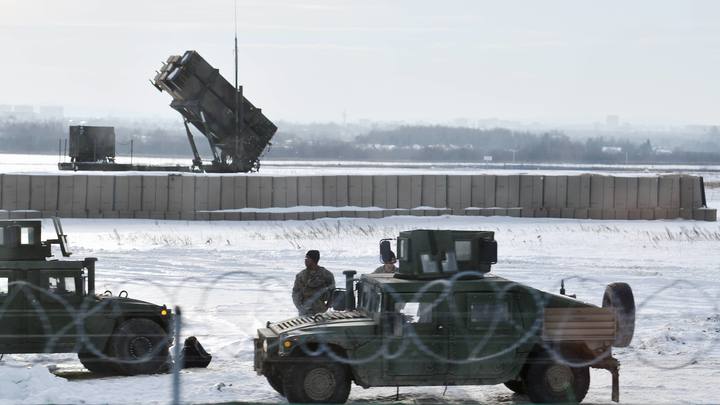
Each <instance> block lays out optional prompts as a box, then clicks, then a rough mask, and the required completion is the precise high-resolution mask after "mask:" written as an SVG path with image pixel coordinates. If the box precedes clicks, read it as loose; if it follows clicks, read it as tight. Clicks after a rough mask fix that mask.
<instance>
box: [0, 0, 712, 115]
mask: <svg viewBox="0 0 720 405" xmlns="http://www.w3.org/2000/svg"><path fill="white" fill-rule="evenodd" d="M233 7H234V3H233V1H230V0H224V1H212V2H204V3H199V2H190V1H187V0H180V1H172V2H171V1H155V2H151V3H145V2H140V1H137V0H130V1H125V2H122V3H106V2H102V3H100V2H96V1H91V0H73V1H62V2H59V1H50V0H24V1H19V0H0V38H1V39H0V44H2V49H3V51H4V53H5V57H4V59H5V61H6V62H5V63H4V64H3V66H2V70H0V71H1V72H2V73H3V74H2V75H1V76H0V77H2V88H3V92H2V93H0V104H9V105H22V104H29V105H61V106H63V107H64V108H65V114H66V115H68V116H84V115H97V116H118V117H124V118H131V117H138V118H148V117H158V118H163V119H172V118H174V117H176V116H177V113H175V112H174V111H173V110H172V109H171V108H170V107H168V104H169V102H170V97H169V96H168V95H167V94H164V93H159V92H158V91H157V90H156V89H155V88H154V87H152V86H151V85H150V83H149V82H148V79H150V78H151V77H152V76H153V75H154V71H155V70H156V69H158V68H159V67H160V65H161V62H162V61H163V60H165V59H166V58H167V57H168V56H169V55H172V54H181V53H183V52H184V51H185V50H187V49H195V50H197V51H198V52H199V53H200V54H201V55H203V56H204V57H205V58H206V59H207V60H208V61H209V62H210V63H211V64H213V65H214V66H215V67H217V68H219V69H220V71H221V74H223V75H224V76H225V77H226V78H228V79H232V76H233V49H232V48H233V43H232V41H233V40H232V37H233V31H234V25H233V20H234V16H233ZM718 11H720V3H717V2H713V1H692V2H669V1H646V0H643V1H635V2H632V3H630V4H629V3H627V2H620V1H607V2H602V3H597V2H578V1H570V0H556V1H552V2H542V4H539V2H530V1H508V2H502V3H497V4H496V3H491V2H485V1H482V2H481V1H451V2H446V3H444V4H442V5H440V4H439V3H437V2H430V1H407V0H400V1H394V2H384V1H380V0H371V1H349V0H347V1H346V0H332V1H331V0H301V1H295V2H293V1H280V0H275V1H272V0H262V1H242V0H239V1H238V14H237V15H238V38H239V45H240V83H241V84H242V85H244V86H245V93H246V96H247V97H248V98H249V99H250V100H251V101H252V102H253V103H254V104H256V105H257V106H259V107H260V108H262V109H263V111H264V112H265V114H266V115H267V116H268V117H269V118H270V119H271V120H275V121H279V120H285V121H292V122H330V121H332V122H342V121H343V120H344V119H347V120H348V121H357V120H359V119H369V120H374V121H406V122H430V123H433V122H449V121H452V120H455V119H456V118H458V117H465V118H468V119H471V120H473V119H481V118H486V117H497V118H498V119H501V120H510V121H521V122H540V123H565V124H568V125H573V124H579V123H582V124H590V123H593V122H603V121H604V120H605V117H606V116H608V115H617V116H619V117H620V119H621V121H622V122H632V123H637V124H669V125H671V124H706V125H714V124H717V123H720V119H718V116H717V111H718V107H717V106H718V105H720V83H718V81H717V79H716V77H717V73H716V72H717V71H718V70H720V69H719V68H720V27H718V24H717V23H716V21H717V17H718V16H720V13H718Z"/></svg>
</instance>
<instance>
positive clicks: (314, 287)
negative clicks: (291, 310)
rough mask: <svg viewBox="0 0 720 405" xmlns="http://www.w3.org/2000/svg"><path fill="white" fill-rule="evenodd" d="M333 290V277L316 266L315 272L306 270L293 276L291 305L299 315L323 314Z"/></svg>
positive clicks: (325, 270) (323, 268)
mask: <svg viewBox="0 0 720 405" xmlns="http://www.w3.org/2000/svg"><path fill="white" fill-rule="evenodd" d="M334 289H335V277H333V275H332V273H330V272H329V271H328V270H327V269H326V268H325V267H320V266H318V268H317V269H315V270H310V269H307V268H306V269H304V270H302V271H300V272H299V273H298V274H297V276H295V285H294V286H293V291H292V298H293V303H294V304H295V307H296V308H297V309H298V312H299V313H300V315H314V314H317V313H321V312H325V311H327V308H328V305H330V302H329V301H330V298H331V295H332V291H333V290H334ZM325 302H328V305H326V304H325Z"/></svg>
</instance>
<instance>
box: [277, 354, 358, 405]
mask: <svg viewBox="0 0 720 405" xmlns="http://www.w3.org/2000/svg"><path fill="white" fill-rule="evenodd" d="M282 382H283V392H284V393H285V397H286V398H287V400H288V402H290V403H303V404H318V403H323V404H343V403H345V402H346V401H347V399H348V396H349V395H350V375H349V373H348V369H347V367H346V366H344V365H342V364H338V363H336V362H333V361H330V360H327V359H319V360H309V361H306V362H304V363H296V364H294V365H292V366H290V367H288V368H287V369H286V370H285V372H284V373H283V376H282Z"/></svg>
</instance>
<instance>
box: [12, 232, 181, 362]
mask: <svg viewBox="0 0 720 405" xmlns="http://www.w3.org/2000/svg"><path fill="white" fill-rule="evenodd" d="M53 222H54V225H55V230H56V232H57V235H58V237H57V239H51V240H47V241H42V239H41V231H42V221H41V220H14V221H13V220H11V221H0V331H2V332H1V333H0V353H3V354H9V353H77V354H78V357H79V359H80V361H81V362H82V364H83V365H84V366H85V367H86V368H87V369H88V370H90V371H92V372H96V373H103V374H123V375H134V374H152V373H156V372H160V371H163V370H164V369H166V368H167V366H168V364H169V363H168V361H169V350H168V348H169V346H170V345H171V344H172V314H171V312H170V310H169V309H168V308H167V307H165V306H164V305H163V306H160V305H155V304H151V303H148V302H144V301H140V300H135V299H131V298H129V297H128V296H127V292H125V291H123V292H121V293H120V294H118V295H117V296H113V295H112V294H111V293H110V292H108V291H106V292H105V293H104V294H100V295H98V294H96V293H95V262H96V259H95V258H85V259H82V260H58V259H55V258H53V256H52V251H51V247H52V245H53V244H59V245H60V248H61V251H62V254H63V256H64V257H68V256H70V252H69V250H68V247H67V238H66V236H65V235H64V233H63V231H62V226H61V224H60V222H59V221H58V220H57V219H53Z"/></svg>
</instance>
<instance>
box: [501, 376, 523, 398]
mask: <svg viewBox="0 0 720 405" xmlns="http://www.w3.org/2000/svg"><path fill="white" fill-rule="evenodd" d="M503 384H505V387H507V389H509V390H510V391H512V392H514V393H516V394H520V395H525V394H527V388H525V382H524V381H523V380H520V379H518V380H510V381H505V382H504V383H503Z"/></svg>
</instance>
